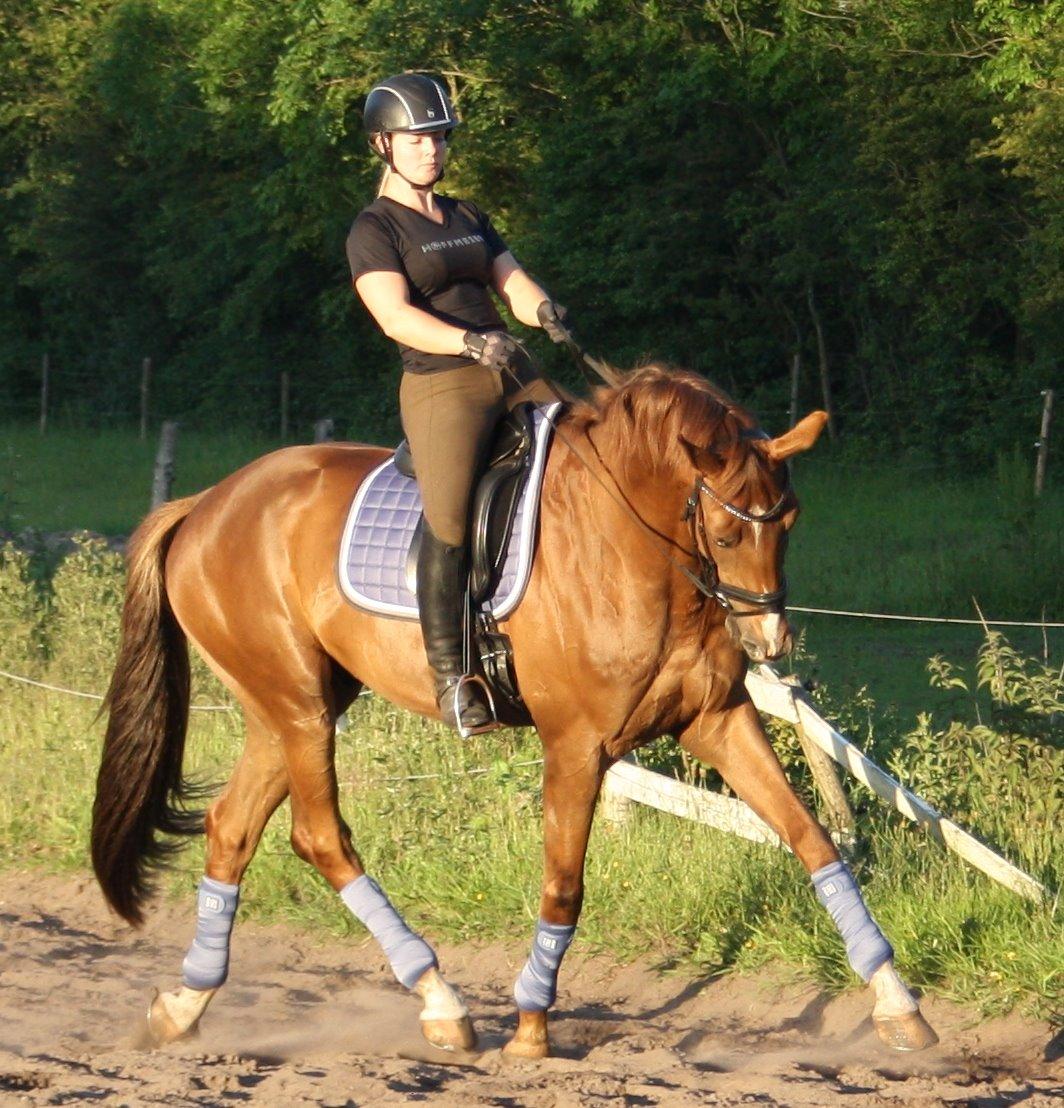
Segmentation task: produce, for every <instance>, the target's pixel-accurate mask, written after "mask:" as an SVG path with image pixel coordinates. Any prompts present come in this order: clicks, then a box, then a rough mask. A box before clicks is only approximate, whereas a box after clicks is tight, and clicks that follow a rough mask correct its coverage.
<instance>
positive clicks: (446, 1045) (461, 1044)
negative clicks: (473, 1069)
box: [421, 1016, 477, 1050]
mask: <svg viewBox="0 0 1064 1108" xmlns="http://www.w3.org/2000/svg"><path fill="white" fill-rule="evenodd" d="M421 1033H422V1034H423V1035H424V1036H425V1038H426V1039H428V1041H429V1042H430V1043H431V1044H432V1045H433V1046H434V1047H437V1048H438V1049H439V1050H474V1049H475V1048H476V1045H477V1033H476V1030H475V1028H474V1027H473V1021H472V1020H471V1019H470V1018H469V1017H468V1016H466V1017H465V1018H464V1019H457V1020H422V1021H421Z"/></svg>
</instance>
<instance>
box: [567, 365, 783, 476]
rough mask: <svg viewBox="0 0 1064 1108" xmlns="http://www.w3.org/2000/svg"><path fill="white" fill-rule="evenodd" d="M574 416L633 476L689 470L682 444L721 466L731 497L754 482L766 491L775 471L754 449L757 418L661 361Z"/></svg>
mask: <svg viewBox="0 0 1064 1108" xmlns="http://www.w3.org/2000/svg"><path fill="white" fill-rule="evenodd" d="M573 417H574V419H575V420H577V421H578V422H580V423H583V424H584V426H585V427H586V428H588V429H592V428H593V429H594V439H595V443H596V446H597V448H598V450H599V452H600V453H601V454H602V456H603V457H604V458H606V457H608V458H610V459H611V460H615V461H623V464H624V465H625V467H626V468H627V469H628V471H629V472H634V471H635V470H636V469H637V468H642V469H643V470H644V471H646V470H650V471H654V470H661V469H667V470H669V471H675V470H676V469H677V468H680V467H689V466H690V464H691V461H690V456H689V454H688V453H687V451H686V449H685V447H684V440H686V442H688V443H690V444H691V445H692V446H695V447H700V448H702V449H703V450H705V451H706V452H707V453H708V454H710V455H712V456H713V457H714V458H715V459H717V460H719V463H720V468H719V469H718V470H716V471H715V472H714V475H713V476H714V481H715V483H716V485H717V486H718V491H720V493H721V494H722V495H725V496H727V495H731V494H732V493H733V492H734V491H736V490H737V489H739V488H742V487H748V486H749V482H751V481H753V482H756V484H757V485H758V486H760V484H761V483H762V481H763V480H764V479H765V477H767V475H768V471H769V470H770V468H771V467H770V466H769V465H768V463H767V460H766V459H765V457H764V455H763V454H762V453H761V451H759V450H756V449H754V448H752V446H751V432H753V431H755V430H756V429H757V426H758V424H757V420H756V418H755V417H754V416H753V415H752V414H751V413H750V412H748V411H747V410H746V409H745V408H743V407H742V406H740V405H739V404H736V403H735V401H734V400H732V399H731V398H730V397H729V396H728V394H727V393H725V392H724V391H723V390H722V389H720V388H718V387H717V386H716V385H714V384H712V383H711V382H709V381H708V380H706V378H705V377H702V376H700V375H699V374H697V373H693V372H691V371H690V370H685V369H676V368H673V367H670V366H667V365H664V364H661V363H657V362H653V363H650V364H648V365H643V366H639V367H637V368H636V369H633V370H631V371H629V372H627V373H625V374H623V375H622V376H621V381H620V384H619V385H617V386H608V387H604V388H599V389H596V391H595V393H594V395H593V397H592V399H591V401H590V402H589V403H586V404H581V405H579V406H578V407H577V408H576V409H575V410H574V412H573ZM750 491H751V492H754V491H756V490H755V489H754V488H751V489H750Z"/></svg>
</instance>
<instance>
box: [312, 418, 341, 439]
mask: <svg viewBox="0 0 1064 1108" xmlns="http://www.w3.org/2000/svg"><path fill="white" fill-rule="evenodd" d="M334 434H336V421H335V420H333V419H316V420H315V421H314V441H315V442H332V441H333V435H334Z"/></svg>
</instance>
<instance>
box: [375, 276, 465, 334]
mask: <svg viewBox="0 0 1064 1108" xmlns="http://www.w3.org/2000/svg"><path fill="white" fill-rule="evenodd" d="M355 291H356V292H357V293H358V295H359V296H360V297H361V298H362V303H363V304H365V305H366V307H367V308H368V309H369V314H370V315H371V316H373V318H374V319H375V320H376V321H377V325H378V326H379V327H380V329H381V330H382V331H383V332H384V333H385V334H386V335H387V336H388V338H390V339H394V340H395V341H396V342H399V343H402V344H403V345H404V346H409V347H412V348H413V349H414V350H420V351H422V352H423V353H425V354H461V353H463V352H464V350H465V331H463V330H462V329H461V328H460V327H452V326H451V325H450V324H449V323H444V322H443V320H441V319H437V318H436V317H435V316H434V315H430V314H429V313H428V312H423V311H422V310H421V309H420V308H415V307H414V305H413V304H411V303H410V292H409V288H408V286H407V281H406V278H405V277H404V276H403V275H402V274H401V273H391V272H387V271H384V270H379V271H376V272H371V273H363V274H362V275H361V276H360V277H358V278H356V279H355Z"/></svg>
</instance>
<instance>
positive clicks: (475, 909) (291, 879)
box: [0, 544, 1064, 1020]
mask: <svg viewBox="0 0 1064 1108" xmlns="http://www.w3.org/2000/svg"><path fill="white" fill-rule="evenodd" d="M121 574H122V570H121V562H120V559H118V558H117V556H116V555H114V554H111V553H108V552H106V551H105V550H103V549H101V548H100V547H99V546H98V545H92V544H90V545H87V546H84V547H83V548H81V549H80V550H79V551H78V552H76V553H75V554H74V555H72V556H71V557H69V558H68V559H67V560H66V561H65V562H64V563H63V564H62V565H61V566H60V567H59V569H58V571H57V572H56V574H55V575H54V577H53V578H52V582H51V589H50V592H48V593H46V594H44V595H42V594H41V593H40V592H39V591H38V585H37V584H36V583H35V582H34V580H33V578H32V575H31V574H30V571H29V567H28V566H27V564H26V559H25V557H24V556H22V555H20V554H18V553H17V552H16V551H14V550H12V549H11V548H8V549H7V550H6V551H5V552H4V554H3V555H2V557H0V668H5V669H10V670H14V671H16V672H23V673H31V674H35V675H37V676H40V677H43V678H45V679H47V680H51V681H53V682H56V683H59V684H67V685H72V686H74V687H77V688H81V689H85V690H100V689H102V688H103V687H104V685H105V683H106V680H107V678H108V676H109V670H110V665H111V660H112V659H113V656H114V647H115V639H116V624H117V611H118V604H119V598H120V584H121ZM995 650H996V653H994V652H991V653H989V654H988V653H986V652H984V655H983V657H982V659H981V660H980V662H979V665H980V667H982V670H983V671H986V670H987V667H988V666H989V667H990V669H991V670H994V671H995V672H997V671H1000V676H1001V681H1002V688H1004V689H1005V692H1004V693H1002V697H1003V698H1004V699H1001V698H999V701H1000V702H997V704H996V708H995V712H996V714H995V716H994V725H993V726H988V725H987V724H985V723H984V724H978V723H977V722H975V717H974V715H972V711H973V703H974V702H973V700H972V694H971V693H970V692H966V691H965V690H964V689H962V688H960V686H959V685H958V684H957V682H958V681H960V680H961V676H960V674H959V673H958V672H957V671H955V670H950V669H949V668H948V667H946V668H943V667H939V673H940V678H939V679H940V681H941V682H942V683H944V684H946V685H947V686H948V690H947V691H948V692H949V694H950V695H952V696H954V697H955V698H961V699H963V700H964V705H962V704H961V702H960V700H958V702H957V703H956V704H955V710H954V712H953V715H954V716H955V720H954V723H953V724H952V725H951V728H950V729H947V730H943V729H942V728H939V727H936V726H935V725H934V724H933V722H932V721H929V720H925V721H924V722H923V725H922V726H921V727H919V728H917V729H915V730H912V731H906V730H904V729H901V730H894V731H886V730H884V729H883V724H882V723H880V722H878V721H873V720H871V717H868V716H867V711H868V709H867V704H866V702H865V701H863V700H862V699H861V698H859V697H858V698H856V699H846V700H837V699H835V700H833V699H832V695H831V694H830V693H829V692H825V693H822V697H823V703H824V705H825V707H824V708H823V711H824V712H825V714H826V715H828V716H829V717H830V718H834V719H836V720H838V721H839V723H840V724H841V725H842V727H843V729H844V730H847V731H848V732H850V733H851V734H853V735H854V736H855V737H856V738H858V739H859V740H860V741H861V742H862V743H863V744H864V745H866V746H868V747H869V748H870V749H871V750H872V752H873V753H874V754H875V756H877V757H879V758H880V759H881V760H884V761H888V760H889V761H890V762H891V766H892V768H893V769H895V771H896V772H899V773H900V774H901V775H902V776H903V778H905V779H906V780H913V781H914V782H916V783H917V784H918V787H919V789H920V791H921V792H925V793H926V794H927V795H928V796H929V799H931V800H932V801H933V802H935V803H940V804H942V806H943V807H944V808H945V810H947V811H958V812H963V813H964V815H965V820H966V822H968V823H969V824H970V826H971V827H972V828H973V829H974V830H976V831H977V832H979V833H981V834H983V835H985V836H986V837H987V838H989V839H990V841H991V842H993V843H994V844H995V845H996V846H998V847H1000V848H1002V849H1004V851H1005V853H1006V854H1007V855H1009V856H1010V857H1012V858H1013V859H1014V860H1015V861H1017V862H1018V863H1019V864H1021V865H1025V866H1027V867H1028V868H1030V869H1031V870H1032V872H1034V873H1035V875H1036V876H1038V877H1039V878H1041V879H1042V880H1044V881H1045V882H1047V883H1048V884H1049V885H1050V886H1051V887H1052V888H1059V886H1060V880H1061V876H1062V871H1064V852H1062V850H1061V843H1060V840H1059V827H1060V826H1061V823H1062V816H1064V796H1062V795H1061V793H1062V790H1061V783H1062V780H1064V753H1062V750H1061V748H1062V747H1064V737H1062V735H1061V725H1062V719H1064V716H1062V715H1061V709H1062V708H1064V691H1062V689H1061V682H1060V679H1059V677H1056V676H1055V675H1054V673H1053V672H1050V671H1047V670H1044V669H1043V668H1042V667H1039V666H1038V665H1037V664H1036V663H1034V662H1032V661H1030V660H1025V659H1018V658H1016V657H1014V656H1013V655H1010V654H1009V653H1008V652H1007V651H1006V650H1005V649H1004V648H1003V647H1001V646H1000V644H998V646H997V647H995ZM995 667H996V670H995ZM968 683H969V685H970V686H971V687H974V681H972V679H971V678H969V682H968ZM194 692H195V694H196V697H197V699H198V700H199V702H201V703H202V702H212V703H213V702H217V701H218V700H219V699H222V698H223V697H224V694H223V692H222V691H221V689H220V688H219V686H218V685H217V682H215V681H214V679H213V678H212V677H210V675H209V674H208V673H207V672H206V671H205V669H204V667H203V666H202V665H201V664H199V663H196V664H195V666H194ZM1032 697H1033V698H1034V700H1032V699H1031V698H1032ZM1025 698H1026V699H1025ZM1054 698H1055V699H1054ZM1035 701H1037V705H1036V706H1037V709H1038V710H1037V711H1033V710H1031V709H1032V704H1034V703H1035ZM1054 704H1056V705H1058V707H1057V709H1055V711H1056V714H1055V715H1054V709H1053V705H1054ZM962 708H963V711H962ZM94 712H95V707H94V706H93V705H91V704H88V703H86V702H84V701H79V700H75V699H72V698H68V697H65V696H62V695H59V694H55V693H50V692H46V691H43V690H38V689H34V688H29V687H25V686H19V685H14V684H10V683H7V682H3V681H0V764H2V765H3V766H4V767H5V768H4V773H3V775H2V776H0V864H4V863H7V864H19V865H21V864H25V863H26V862H35V863H37V864H39V865H42V866H47V867H49V868H52V869H57V870H76V871H83V870H84V868H85V867H86V866H87V864H88V855H87V840H88V832H89V820H90V810H91V799H92V791H93V782H94V780H95V774H96V769H97V766H98V763H99V743H100V740H101V736H102V724H101V723H100V722H98V721H94V719H93V716H94ZM962 716H967V717H970V719H971V721H970V722H968V723H963V724H962V723H960V722H958V721H959V720H960V719H961V718H962ZM241 740H242V728H241V722H240V718H239V716H238V715H237V714H236V713H232V714H230V713H194V714H193V717H192V725H191V730H190V736H189V744H188V752H187V759H186V763H187V768H188V769H189V770H191V771H192V772H200V773H203V774H206V775H207V776H208V777H209V778H211V779H214V780H219V781H220V780H223V779H224V778H225V777H226V776H228V773H229V771H230V769H231V767H232V765H233V762H234V760H235V758H236V756H237V754H238V751H239V749H240V745H241ZM775 741H776V744H777V749H778V750H779V751H780V753H781V756H782V757H783V758H784V760H785V762H787V763H788V765H789V767H790V771H791V774H792V777H793V779H794V780H795V781H796V783H797V784H798V785H799V787H800V788H801V789H802V790H803V792H806V793H807V794H808V789H809V782H808V779H807V777H806V776H805V774H804V773H803V770H802V766H801V764H800V763H799V762H797V761H796V760H795V749H796V740H795V737H794V735H793V733H790V732H788V731H787V729H786V728H782V727H781V728H777V729H776V733H775ZM538 753H539V751H538V744H537V741H536V739H535V736H534V735H533V734H532V733H530V732H528V731H507V732H502V733H501V734H496V735H492V736H486V737H483V738H481V739H474V740H471V741H469V742H462V741H461V740H460V739H458V738H457V736H456V735H454V734H453V733H451V732H449V731H446V730H444V729H441V728H439V727H438V726H436V725H433V724H429V723H426V722H424V721H422V720H420V719H418V718H416V717H413V716H411V715H409V714H407V713H404V712H401V711H399V710H397V709H395V708H393V707H392V706H391V705H389V704H387V703H385V702H383V701H380V700H376V699H373V698H367V699H362V700H360V701H358V702H357V704H356V706H355V708H354V709H353V711H352V713H351V721H350V727H349V729H348V730H347V731H345V732H344V733H343V734H342V735H341V737H340V739H339V741H338V751H337V767H338V776H339V781H340V787H341V802H342V807H343V810H344V815H345V817H346V819H347V820H348V822H349V824H350V825H351V828H352V831H353V834H354V838H355V842H356V845H357V846H358V848H359V850H360V852H361V853H362V855H363V858H364V860H365V862H366V865H367V868H368V870H369V872H371V873H372V874H374V875H375V876H376V877H377V878H378V879H379V880H380V881H381V882H382V883H383V884H384V885H385V887H386V888H387V889H388V891H389V893H390V894H391V895H392V896H393V897H394V899H395V901H396V902H397V904H398V905H399V906H400V907H401V908H402V910H404V911H405V912H406V913H407V914H408V916H409V917H410V918H411V920H412V921H413V922H414V923H416V924H417V925H418V926H419V927H421V928H423V929H424V930H425V931H426V933H427V934H429V935H430V936H435V937H439V938H451V939H458V940H468V941H474V942H476V941H483V940H489V939H506V940H514V941H527V938H528V935H529V934H530V932H531V928H532V923H533V920H534V918H535V915H536V911H537V905H538V888H539V877H540V867H541V862H540V857H541V846H542V843H541V832H540V778H539V768H538V767H537V766H534V765H532V766H522V765H521V763H523V762H527V761H530V760H533V759H535V758H536V757H537V756H538ZM973 755H974V756H975V757H974V762H973ZM479 768H486V769H487V772H486V773H482V774H477V775H472V774H470V773H469V771H470V770H471V769H479ZM425 774H429V775H433V776H429V777H427V778H422V779H419V780H410V778H411V777H412V776H413V775H425ZM851 800H852V801H853V802H854V803H855V804H856V805H857V808H858V812H859V824H860V828H861V831H862V839H863V842H862V847H861V849H860V851H859V853H858V856H857V859H856V865H857V872H858V877H859V880H860V881H861V884H862V886H863V888H864V890H865V893H866V896H867V899H868V901H869V903H870V906H871V907H872V909H873V911H874V912H875V913H876V915H877V916H878V917H879V919H880V921H881V923H882V924H883V926H884V929H885V930H886V932H887V934H888V935H889V937H890V938H891V940H892V942H893V943H894V945H895V947H896V950H897V955H898V964H899V967H900V969H901V971H902V973H903V974H904V975H905V976H906V977H907V979H908V980H909V981H910V982H911V983H913V984H914V985H917V986H921V987H924V988H932V989H934V990H936V991H938V992H939V993H942V994H945V995H947V996H950V997H952V998H954V999H956V1000H959V1001H961V1002H964V1003H967V1004H970V1005H973V1006H977V1007H978V1008H979V1009H980V1010H982V1011H984V1012H1001V1011H1005V1010H1007V1009H1009V1008H1012V1007H1015V1006H1018V1007H1019V1008H1021V1009H1022V1010H1023V1011H1026V1012H1029V1013H1033V1014H1038V1015H1042V1016H1046V1017H1049V1018H1051V1019H1057V1020H1059V1019H1060V1018H1061V1013H1062V1012H1064V1003H1062V999H1064V998H1062V992H1064V927H1062V922H1064V921H1062V919H1061V912H1060V909H1059V907H1058V905H1057V903H1056V902H1052V903H1047V904H1042V905H1033V904H1030V903H1028V902H1026V901H1023V900H1021V899H1019V898H1018V897H1016V896H1015V895H1014V894H1011V893H1009V892H1008V891H1006V890H1004V889H1002V888H1000V887H999V886H996V885H994V884H993V883H991V882H990V881H989V880H988V879H987V878H985V877H983V876H982V875H981V874H979V873H977V872H975V871H973V870H971V869H968V868H967V867H965V866H964V864H963V863H962V862H961V861H960V860H959V859H957V858H956V857H954V856H952V855H949V854H947V853H945V852H944V851H943V850H942V849H941V848H939V847H938V846H937V845H935V844H934V843H932V842H931V841H929V840H928V839H927V838H926V837H925V836H924V835H923V834H922V833H921V832H919V831H918V830H916V829H914V828H912V827H911V826H910V825H908V824H906V823H904V821H902V819H901V818H900V817H898V816H896V815H894V814H891V813H889V812H887V811H886V810H884V809H883V808H882V807H881V806H879V805H878V804H876V803H875V802H873V801H872V800H871V799H870V798H869V797H868V794H867V793H864V792H863V791H862V790H859V788H858V787H856V786H854V787H853V789H852V790H851ZM288 819H289V816H288V809H287V806H285V807H284V808H282V810H281V811H279V812H278V814H277V816H276V817H275V818H274V821H273V822H272V823H271V824H270V826H269V827H268V829H267V832H266V834H265V836H264V839H263V842H262V845H261V847H260V849H259V852H258V854H257V856H256V858H255V861H254V863H253V865H252V867H251V869H250V871H249V873H248V876H247V878H246V881H245V884H244V895H243V898H242V912H243V913H245V914H247V915H250V916H253V917H256V918H260V919H267V920H285V921H288V922H291V923H295V924H298V925H300V926H304V927H307V928H313V929H316V930H321V931H327V932H330V933H333V934H338V935H345V934H355V933H360V928H359V927H358V925H357V924H356V923H355V922H354V921H353V920H352V919H351V917H350V916H348V915H347V913H346V912H345V911H344V909H343V907H342V905H341V903H340V902H339V900H338V898H337V897H336V895H335V894H334V893H333V892H332V890H331V889H329V888H328V887H327V886H326V885H325V884H324V883H323V882H322V880H321V879H320V878H319V877H318V876H317V875H316V874H315V873H314V872H312V871H311V870H310V869H308V868H307V867H306V866H305V865H304V864H303V863H301V862H299V861H298V860H297V859H296V858H295V856H294V855H293V854H292V852H291V850H290V848H289V845H288V834H289V826H288ZM201 865H202V846H201V844H198V843H191V844H190V845H189V846H188V847H187V848H186V849H185V851H184V852H183V853H182V854H181V855H180V857H179V860H178V864H177V868H176V869H175V870H174V871H173V872H172V873H171V874H170V875H169V876H168V877H167V878H166V880H165V882H164V886H165V889H166V891H167V892H168V893H169V894H171V895H175V896H178V897H180V898H181V899H182V900H183V901H184V902H185V903H186V904H188V905H189V911H190V915H191V911H192V909H191V905H192V903H193V888H194V885H195V882H196V880H197V878H198V876H199V873H200V872H201ZM587 887H588V893H587V901H586V907H585V912H584V916H583V918H582V921H581V928H580V939H579V942H580V943H581V945H582V946H583V947H584V949H589V948H590V949H599V950H602V951H606V952H608V953H610V954H611V955H613V956H615V957H617V958H619V959H628V958H631V957H634V956H636V955H648V954H649V955H650V956H651V957H653V958H654V959H655V960H656V961H657V962H658V964H659V965H660V966H662V967H663V968H667V967H671V968H674V969H676V970H678V971H680V972H684V973H692V974H694V973H698V974H702V973H711V972H719V971H726V970H743V969H749V968H753V967H756V966H759V965H762V964H764V963H767V962H770V961H771V962H773V963H774V964H777V965H778V964H781V963H782V964H784V965H787V966H790V967H792V968H793V970H794V972H795V973H796V974H801V975H803V976H805V977H808V978H812V979H813V980H816V981H819V982H821V983H823V984H825V985H827V986H828V987H831V988H838V987H842V986H844V985H847V984H852V983H853V981H854V979H853V976H852V974H851V973H850V971H849V969H848V967H847V965H846V962H845V957H844V953H843V949H842V944H841V943H840V941H839V939H838V936H837V935H836V934H835V933H834V930H833V928H832V927H831V924H830V922H829V921H828V920H827V917H826V916H825V915H824V913H823V912H822V910H821V909H820V908H819V906H818V905H817V904H816V901H815V898H814V897H813V895H812V892H811V890H810V888H809V884H808V880H807V878H806V877H805V875H804V874H803V873H802V872H801V870H800V867H799V866H798V864H797V863H796V862H795V861H794V859H792V858H791V857H789V856H788V855H787V854H785V853H784V852H782V851H779V850H774V849H772V848H769V847H764V846H755V845H752V844H748V843H745V842H743V841H739V840H736V839H733V838H730V837H728V836H726V835H723V834H721V833H718V832H714V831H711V830H709V829H707V828H704V827H700V826H698V825H694V824H690V823H686V822H684V821H681V820H677V819H674V818H671V817H668V816H664V815H660V814H658V813H655V812H652V811H646V810H640V811H639V813H638V815H637V818H636V819H635V821H634V822H633V823H632V824H631V825H629V826H627V827H625V828H622V829H611V828H609V827H606V826H602V825H600V826H598V827H597V828H596V830H595V832H594V834H593V838H592V843H591V849H590V853H589V861H588V870H587ZM174 972H175V973H176V972H177V967H176V966H175V967H174Z"/></svg>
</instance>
